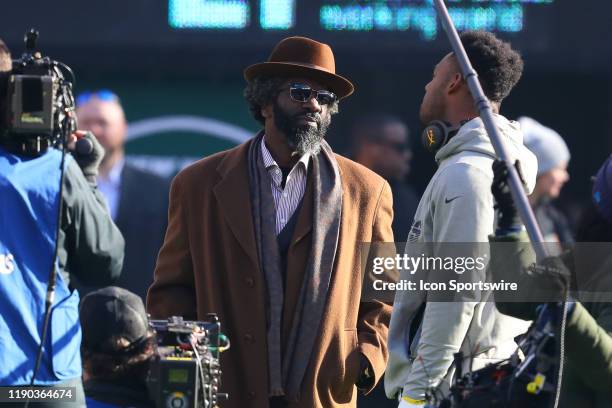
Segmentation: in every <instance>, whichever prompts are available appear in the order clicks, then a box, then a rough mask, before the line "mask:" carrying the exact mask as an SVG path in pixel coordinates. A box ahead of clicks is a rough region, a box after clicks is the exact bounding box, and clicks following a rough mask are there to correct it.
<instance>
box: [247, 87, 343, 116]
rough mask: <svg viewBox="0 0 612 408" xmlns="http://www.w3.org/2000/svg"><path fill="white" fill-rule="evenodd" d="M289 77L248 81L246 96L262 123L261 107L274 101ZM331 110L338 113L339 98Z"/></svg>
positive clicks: (253, 111)
mask: <svg viewBox="0 0 612 408" xmlns="http://www.w3.org/2000/svg"><path fill="white" fill-rule="evenodd" d="M287 79H288V78H281V77H257V78H254V79H253V80H252V81H251V82H249V83H247V86H246V88H244V98H245V99H246V100H247V102H248V104H249V111H250V112H251V115H253V118H255V120H256V121H258V122H259V123H261V124H262V125H264V124H265V122H266V120H265V118H264V117H263V116H262V115H261V108H262V107H264V106H266V105H267V104H269V103H272V102H274V99H275V98H276V97H277V95H278V92H279V90H280V87H281V85H282V84H283V83H284V82H285V81H286V80H287ZM329 111H330V113H331V114H332V115H334V114H336V113H338V100H336V101H335V102H334V104H333V105H331V106H330V110H329Z"/></svg>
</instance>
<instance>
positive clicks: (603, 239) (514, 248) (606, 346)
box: [490, 156, 612, 408]
mask: <svg viewBox="0 0 612 408" xmlns="http://www.w3.org/2000/svg"><path fill="white" fill-rule="evenodd" d="M493 171H494V174H495V178H494V179H493V183H492V185H491V190H492V192H493V195H494V196H495V201H496V202H497V206H498V209H499V212H498V214H499V223H498V228H497V230H496V232H495V235H494V236H491V237H490V242H491V262H490V265H491V271H492V273H493V278H494V279H495V281H497V282H499V281H500V280H501V279H503V278H505V277H508V276H517V275H518V276H520V280H519V281H518V290H517V291H516V292H513V293H512V295H511V297H512V298H513V299H515V300H511V299H504V300H503V301H500V298H496V305H497V307H498V309H499V311H500V312H501V313H504V314H507V315H510V316H514V317H518V318H521V319H529V320H531V319H535V317H536V312H537V310H538V309H537V307H538V304H540V303H543V302H545V301H546V302H547V303H549V304H550V303H552V302H553V301H559V300H563V299H565V296H566V295H565V293H566V290H567V289H568V288H570V289H571V291H570V294H571V295H570V298H569V302H568V305H567V309H568V314H567V322H566V327H565V348H564V349H565V356H564V357H565V365H564V371H563V377H562V378H563V380H562V385H561V397H560V404H559V406H560V407H567V408H573V407H581V408H603V407H609V406H610V401H612V302H610V299H611V297H612V251H611V250H610V247H611V246H612V156H610V157H608V159H607V160H606V161H605V162H604V164H603V165H602V166H601V167H600V169H599V171H598V172H597V175H596V176H595V177H594V179H595V180H594V184H593V189H592V194H591V200H590V203H589V205H588V206H587V207H586V208H585V210H584V212H583V214H582V217H581V220H580V222H579V224H578V228H577V231H576V244H574V246H573V248H572V249H571V250H566V251H564V252H563V253H562V254H560V255H559V256H550V257H547V258H544V259H542V260H540V261H538V262H537V263H535V262H536V256H535V253H534V251H533V250H532V248H531V245H530V244H528V243H529V238H528V237H527V234H526V233H525V230H524V227H523V222H522V220H521V218H520V217H519V215H518V210H517V207H516V204H515V203H514V200H513V199H512V195H511V193H510V188H509V185H508V184H509V183H508V170H507V168H506V166H505V164H504V163H503V162H501V161H499V162H495V164H494V166H493ZM500 243H501V244H500ZM571 296H576V298H572V297H571ZM516 299H520V300H523V301H516ZM549 307H550V306H549Z"/></svg>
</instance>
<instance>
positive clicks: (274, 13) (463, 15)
mask: <svg viewBox="0 0 612 408" xmlns="http://www.w3.org/2000/svg"><path fill="white" fill-rule="evenodd" d="M297 3H298V2H297V0H259V1H248V0H168V24H169V26H170V27H171V28H173V29H175V30H248V31H269V30H274V31H287V30H291V29H294V28H297V27H298V26H302V27H305V28H307V29H308V31H311V32H316V31H322V32H334V31H344V32H413V33H417V34H418V37H419V38H420V39H421V40H422V41H425V42H427V41H431V40H434V39H435V38H436V37H437V36H438V35H439V32H440V27H439V24H438V22H437V21H436V12H435V9H434V6H433V2H432V0H371V1H354V0H353V1H350V0H349V1H346V0H345V1H338V0H321V1H316V0H303V2H300V7H298V4H297ZM447 3H448V4H447V7H448V8H449V12H450V15H451V17H452V19H453V21H454V22H455V25H456V27H457V29H458V30H460V31H461V30H478V29H482V30H487V31H497V32H506V33H520V32H522V31H523V30H524V29H525V27H527V26H529V25H530V24H534V25H535V24H541V23H542V21H536V20H537V18H536V16H535V15H530V14H531V13H532V11H537V10H538V9H540V10H541V11H544V10H546V9H548V8H551V7H554V3H555V0H451V1H448V2H447ZM313 11H314V12H313Z"/></svg>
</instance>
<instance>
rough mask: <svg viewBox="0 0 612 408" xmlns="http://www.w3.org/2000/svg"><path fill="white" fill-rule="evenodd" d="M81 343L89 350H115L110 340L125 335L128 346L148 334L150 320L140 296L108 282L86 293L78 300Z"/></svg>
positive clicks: (142, 339)
mask: <svg viewBox="0 0 612 408" xmlns="http://www.w3.org/2000/svg"><path fill="white" fill-rule="evenodd" d="M81 327H82V328H83V347H84V348H85V349H87V350H89V351H94V352H103V353H104V352H105V353H117V352H122V351H123V352H125V351H126V350H116V349H113V347H112V342H110V341H109V340H110V339H111V338H113V337H124V338H125V339H127V340H128V341H129V342H130V346H129V347H128V349H132V348H133V347H132V346H135V345H138V344H140V343H142V342H143V341H144V340H145V339H146V338H147V337H148V328H149V323H148V319H147V312H146V311H145V307H144V304H143V302H142V299H141V298H140V297H139V296H137V295H135V294H134V293H132V292H130V291H129V290H126V289H123V288H119V287H116V286H109V287H106V288H103V289H99V290H96V291H94V292H91V293H90V294H88V295H87V296H85V297H84V298H83V300H82V302H81Z"/></svg>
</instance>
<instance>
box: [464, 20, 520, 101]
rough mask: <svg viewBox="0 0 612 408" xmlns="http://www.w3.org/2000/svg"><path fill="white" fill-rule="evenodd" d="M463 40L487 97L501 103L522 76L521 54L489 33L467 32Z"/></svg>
mask: <svg viewBox="0 0 612 408" xmlns="http://www.w3.org/2000/svg"><path fill="white" fill-rule="evenodd" d="M460 38H461V42H462V43H463V47H464V48H465V51H466V53H467V55H468V57H469V59H470V62H471V63H472V67H473V68H474V69H475V70H476V72H477V73H478V78H479V80H480V85H481V86H482V90H483V91H484V93H485V95H486V96H487V98H489V100H490V101H491V102H496V103H499V102H501V101H502V100H503V99H504V98H505V97H506V96H508V94H509V93H510V91H511V90H512V88H514V86H515V85H516V83H517V82H518V81H519V79H520V78H521V75H522V74H523V59H522V58H521V55H520V54H519V53H518V52H517V51H515V50H513V49H512V47H511V46H510V44H509V43H507V42H504V41H502V40H500V39H499V38H497V37H495V35H493V34H492V33H490V32H487V31H464V32H463V33H461V35H460Z"/></svg>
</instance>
